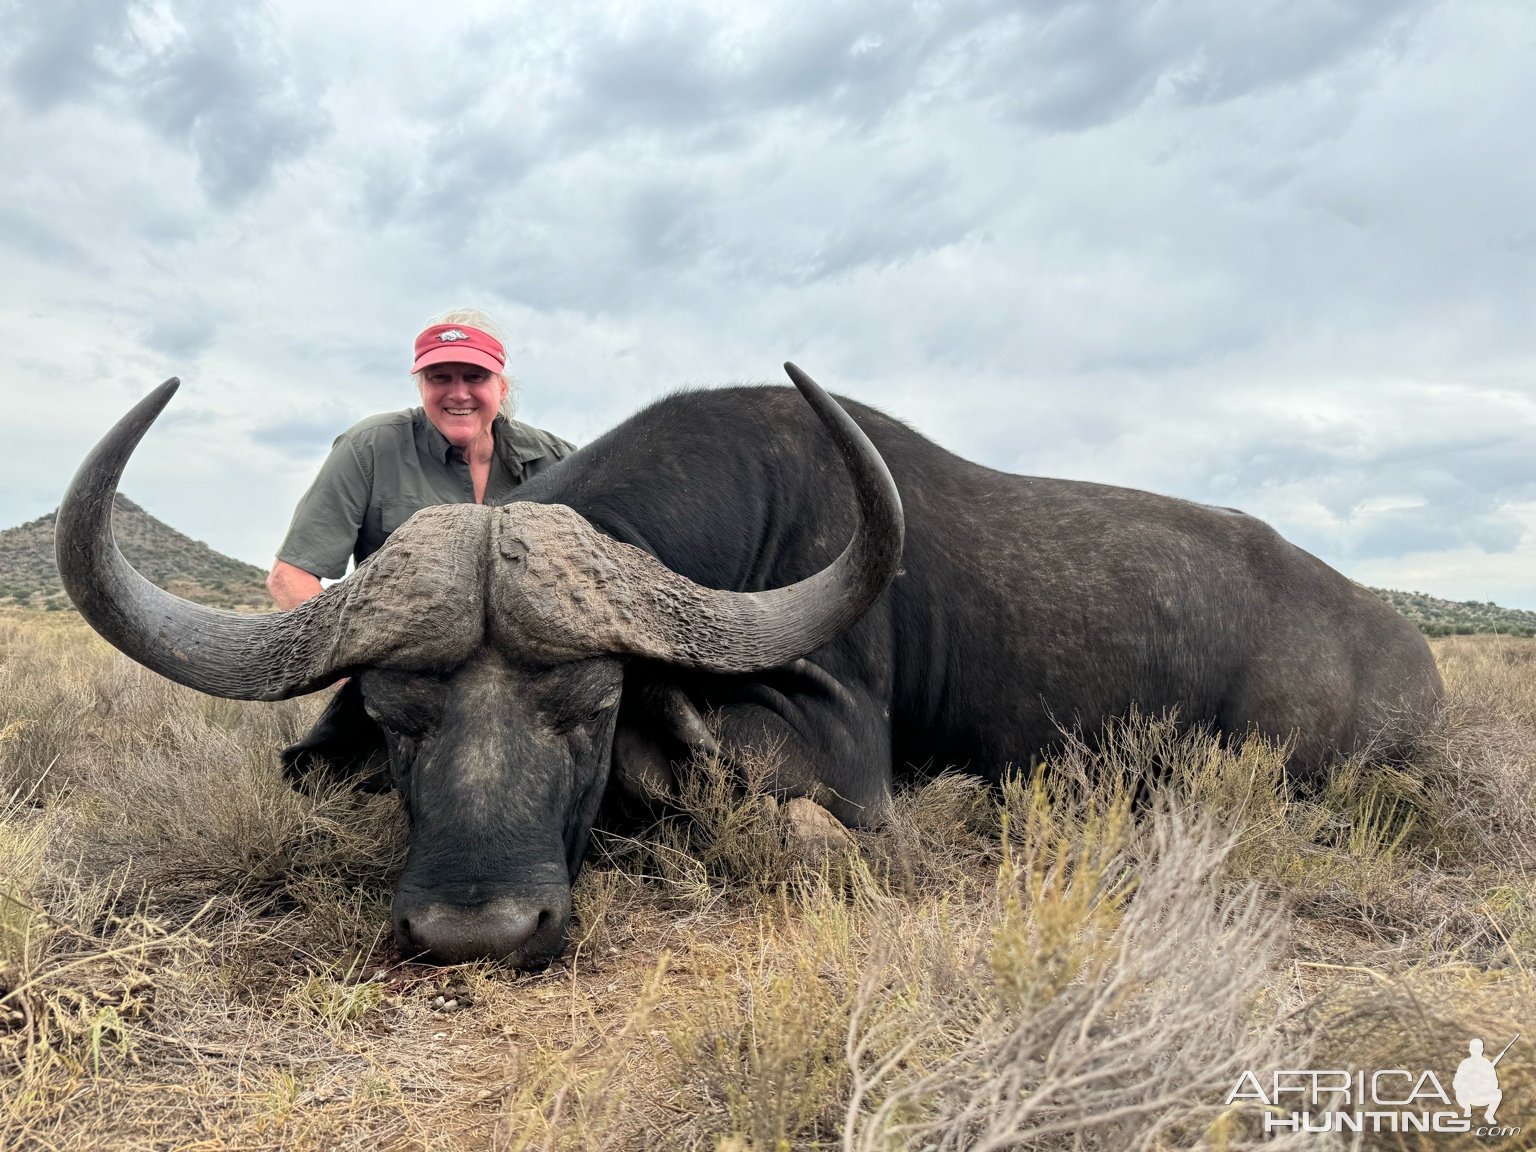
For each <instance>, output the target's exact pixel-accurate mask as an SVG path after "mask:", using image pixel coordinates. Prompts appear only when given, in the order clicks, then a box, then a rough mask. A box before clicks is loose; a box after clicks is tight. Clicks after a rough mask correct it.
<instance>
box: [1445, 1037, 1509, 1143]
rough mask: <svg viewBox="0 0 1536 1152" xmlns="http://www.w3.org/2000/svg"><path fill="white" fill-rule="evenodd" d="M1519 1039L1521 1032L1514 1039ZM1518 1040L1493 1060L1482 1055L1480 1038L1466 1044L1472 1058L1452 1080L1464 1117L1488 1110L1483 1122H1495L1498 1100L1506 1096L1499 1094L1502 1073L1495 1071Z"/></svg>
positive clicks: (1463, 1063) (1465, 1061) (1463, 1064)
mask: <svg viewBox="0 0 1536 1152" xmlns="http://www.w3.org/2000/svg"><path fill="white" fill-rule="evenodd" d="M1518 1039H1520V1033H1518V1032H1516V1033H1515V1040H1518ZM1515 1040H1511V1041H1510V1042H1509V1043H1508V1044H1506V1045H1504V1049H1503V1051H1501V1052H1500V1053H1499V1054H1498V1055H1497V1056H1495V1057H1494V1058H1493V1059H1492V1060H1490V1059H1488V1057H1486V1056H1484V1055H1483V1042H1482V1040H1481V1039H1474V1040H1473V1041H1472V1042H1471V1043H1470V1044H1468V1045H1467V1051H1468V1052H1469V1053H1471V1055H1469V1056H1468V1057H1467V1058H1466V1059H1465V1060H1463V1061H1462V1062H1461V1064H1460V1066H1459V1067H1457V1069H1456V1077H1455V1079H1453V1080H1452V1081H1451V1091H1452V1092H1454V1093H1456V1103H1458V1104H1460V1105H1461V1111H1462V1114H1463V1115H1466V1116H1470V1115H1472V1109H1474V1108H1486V1109H1487V1111H1485V1112H1484V1113H1483V1119H1484V1120H1486V1121H1487V1122H1488V1123H1489V1124H1493V1123H1496V1121H1495V1119H1494V1112H1495V1111H1496V1110H1497V1109H1498V1107H1499V1101H1501V1100H1503V1099H1504V1093H1502V1092H1500V1091H1499V1074H1498V1072H1497V1071H1496V1069H1497V1068H1498V1066H1499V1061H1500V1060H1502V1059H1504V1053H1505V1052H1508V1051H1509V1050H1510V1048H1511V1046H1513V1044H1514V1042H1515Z"/></svg>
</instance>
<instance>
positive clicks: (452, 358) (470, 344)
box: [411, 324, 507, 376]
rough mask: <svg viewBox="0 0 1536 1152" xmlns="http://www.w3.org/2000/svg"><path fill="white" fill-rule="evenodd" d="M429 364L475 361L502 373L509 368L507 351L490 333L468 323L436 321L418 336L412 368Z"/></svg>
mask: <svg viewBox="0 0 1536 1152" xmlns="http://www.w3.org/2000/svg"><path fill="white" fill-rule="evenodd" d="M429 364H473V365H475V366H476V367H477V368H484V369H485V370H486V371H488V372H494V373H496V374H497V375H498V376H500V375H502V374H503V373H505V372H506V370H507V350H506V349H505V348H503V347H502V346H501V341H500V340H498V339H496V337H494V336H492V335H491V334H490V333H489V332H482V331H481V330H480V329H479V328H471V327H470V326H469V325H468V324H434V325H432V327H430V328H428V329H426V330H425V331H423V332H422V334H421V335H420V336H418V337H416V363H414V364H412V365H411V371H412V372H420V371H421V370H422V369H423V368H425V367H427V365H429Z"/></svg>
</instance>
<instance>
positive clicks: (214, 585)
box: [0, 493, 273, 610]
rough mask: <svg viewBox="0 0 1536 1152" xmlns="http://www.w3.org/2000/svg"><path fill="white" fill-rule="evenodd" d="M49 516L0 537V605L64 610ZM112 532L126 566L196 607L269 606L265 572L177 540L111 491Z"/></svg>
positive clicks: (186, 540) (66, 600) (169, 529)
mask: <svg viewBox="0 0 1536 1152" xmlns="http://www.w3.org/2000/svg"><path fill="white" fill-rule="evenodd" d="M55 515H56V513H52V512H50V513H49V514H48V515H46V516H39V517H38V518H37V519H36V520H29V521H27V523H25V524H21V525H18V526H17V527H15V528H7V529H6V530H5V531H3V532H0V603H6V602H9V603H14V604H27V605H30V606H31V607H34V608H67V607H69V598H68V597H67V596H65V594H64V588H63V586H62V585H61V584H60V583H59V572H58V568H57V567H56V566H55V565H54V560H53V524H54V517H55ZM112 531H113V534H114V535H115V536H116V537H117V544H118V547H119V548H121V549H122V550H123V555H124V556H126V557H127V558H128V561H129V562H130V563H131V564H132V565H133V566H134V567H135V568H137V569H138V570H139V571H140V572H142V573H143V574H144V576H145V578H146V579H148V580H149V581H150V582H151V583H154V584H156V585H158V586H159V587H161V588H164V589H166V590H167V591H169V592H174V593H175V594H176V595H178V596H182V597H185V598H186V599H188V600H195V601H197V602H198V603H200V604H210V605H214V606H216V607H219V608H257V609H263V610H265V609H270V608H271V607H272V606H273V605H272V598H271V596H269V595H268V594H267V587H266V573H265V572H263V571H262V570H261V569H260V568H257V567H256V566H255V565H253V564H247V563H245V562H244V561H242V560H235V559H232V558H231V557H229V556H225V555H224V554H223V553H220V552H215V551H214V550H213V549H212V548H210V547H208V545H206V544H204V543H203V542H202V541H201V540H193V539H192V538H190V537H188V536H183V535H182V534H181V533H180V532H178V531H176V529H174V528H172V527H171V526H170V525H168V524H164V523H162V522H161V521H159V520H156V519H155V518H154V517H153V516H151V515H150V514H149V513H148V512H146V511H144V509H142V508H140V507H139V506H138V505H137V504H135V503H134V502H133V501H132V500H130V499H128V497H126V496H124V495H123V494H122V493H118V494H117V497H116V500H115V502H114V503H113V505H112Z"/></svg>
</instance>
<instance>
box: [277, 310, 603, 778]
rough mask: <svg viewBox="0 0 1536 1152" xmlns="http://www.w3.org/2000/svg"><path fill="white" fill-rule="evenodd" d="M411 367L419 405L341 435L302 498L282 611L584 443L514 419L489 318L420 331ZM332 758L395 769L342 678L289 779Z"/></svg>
mask: <svg viewBox="0 0 1536 1152" xmlns="http://www.w3.org/2000/svg"><path fill="white" fill-rule="evenodd" d="M411 372H412V373H413V374H414V376H415V377H416V389H417V392H418V393H419V394H420V396H421V407H419V408H408V409H405V410H404V411H400V412H386V413H383V414H381V415H378V416H370V417H368V418H367V419H366V420H363V421H360V422H359V423H357V424H354V425H353V426H352V427H351V428H349V429H347V430H346V431H345V432H343V433H342V434H341V435H340V436H338V437H337V438H336V441H335V443H334V444H333V445H332V446H331V454H330V455H329V456H328V457H326V460H325V463H324V464H322V465H321V466H320V474H319V475H318V476H316V477H315V482H314V483H313V484H311V485H310V487H309V491H307V492H306V493H304V495H303V497H302V498H301V499H300V500H299V505H298V507H297V508H296V509H295V510H294V513H293V522H292V523H291V524H290V525H289V528H288V535H287V536H286V537H285V538H284V540H283V544H282V547H281V548H279V549H278V551H277V560H276V561H275V562H274V563H273V565H272V571H271V573H270V574H269V575H268V577H267V588H268V590H269V591H270V592H271V593H272V598H273V599H274V600H276V601H277V605H278V607H279V608H292V607H294V606H295V605H298V604H302V603H303V602H304V601H306V600H308V599H309V598H310V597H312V596H318V595H319V594H320V588H321V585H320V581H321V578H322V577H323V578H325V579H329V580H334V579H337V578H339V577H341V576H342V575H344V574H345V573H346V570H347V561H348V559H349V558H350V559H352V560H354V561H356V562H357V563H358V564H361V563H362V562H363V561H364V560H366V559H368V557H369V556H371V555H373V554H374V553H375V552H377V551H378V550H379V548H380V547H382V546H383V544H384V541H385V540H387V539H389V535H390V533H392V532H393V531H394V530H395V529H396V528H398V527H400V525H402V524H404V523H405V522H406V521H407V520H409V519H410V518H411V516H412V515H414V514H415V513H416V512H419V511H420V510H421V509H423V508H426V507H428V506H429V505H433V504H457V503H468V502H470V501H473V502H474V503H476V504H497V503H502V502H504V501H506V500H507V499H508V498H509V497H510V496H511V495H512V493H513V492H514V491H515V490H516V488H517V486H518V485H520V484H522V483H523V481H525V480H527V479H528V478H529V477H531V476H534V475H536V474H537V473H539V472H541V471H543V470H544V469H545V468H548V467H549V466H550V465H552V464H554V463H555V462H556V461H557V460H561V459H564V458H565V457H566V456H569V455H570V454H571V453H572V452H573V451H575V449H574V448H573V447H572V446H571V445H570V444H569V443H567V442H566V441H564V440H562V439H560V438H559V437H558V436H554V435H551V434H550V433H548V432H545V431H543V430H541V429H538V428H534V427H531V426H530V425H527V424H523V423H520V422H519V421H517V420H514V419H513V418H512V412H513V406H512V388H511V383H510V381H509V380H508V378H507V355H506V349H505V347H504V346H503V345H502V342H501V340H500V338H499V336H498V334H497V332H496V328H495V324H494V322H493V321H492V320H491V318H490V317H489V316H487V315H486V314H485V313H484V312H481V311H479V310H478V309H463V310H460V311H456V312H450V313H448V314H447V315H446V316H443V317H440V318H439V319H438V320H436V321H434V322H433V323H432V324H429V325H428V326H427V327H426V328H425V329H423V330H422V332H421V334H420V335H419V336H417V337H416V348H415V359H414V361H413V363H412V364H411ZM318 761H325V762H326V763H327V764H329V765H330V767H331V768H332V770H333V771H337V772H340V773H343V774H351V773H353V772H356V771H363V772H364V773H365V786H367V785H368V784H374V783H376V784H384V783H387V781H382V780H377V777H378V775H379V774H380V772H381V771H382V770H383V769H384V768H385V767H386V757H385V755H384V748H383V739H382V735H381V734H380V732H379V730H378V727H377V726H376V725H375V724H374V723H373V721H372V720H371V719H370V718H369V717H368V715H367V713H366V712H364V710H363V701H362V693H361V692H360V691H359V689H358V687H357V685H356V684H355V683H354V682H352V681H347V682H346V683H344V684H343V685H342V687H341V689H340V691H338V692H337V693H336V695H335V696H333V697H332V698H331V701H330V703H329V704H328V705H327V706H326V709H325V711H324V712H323V713H321V715H320V719H319V720H318V721H316V722H315V726H314V728H312V729H311V730H310V732H309V734H308V735H307V736H305V737H304V739H303V740H301V741H300V742H299V743H297V744H295V745H293V746H291V747H289V748H286V749H284V750H283V753H282V762H283V767H284V770H285V771H286V772H287V773H288V775H289V776H290V777H295V776H300V775H303V774H304V773H306V772H308V771H309V770H310V768H312V767H313V766H314V765H315V764H316V762H318Z"/></svg>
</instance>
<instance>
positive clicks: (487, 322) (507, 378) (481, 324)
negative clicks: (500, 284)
mask: <svg viewBox="0 0 1536 1152" xmlns="http://www.w3.org/2000/svg"><path fill="white" fill-rule="evenodd" d="M434 324H468V325H469V326H470V327H471V328H478V329H480V331H482V332H489V333H490V334H491V335H492V336H494V337H496V339H498V340H500V341H501V345H502V347H503V348H505V347H506V345H507V338H506V337H505V336H503V335H502V334H501V326H500V325H499V324H497V323H496V321H494V320H492V319H491V314H490V313H489V312H486V311H485V310H484V309H482V308H455V309H453V311H451V312H444V313H443V314H442V315H441V316H436V317H433V318H432V319H431V320H428V321H427V322H426V323H425V324H423V325H422V327H423V328H429V327H431V326H432V325H434ZM412 379H414V380H415V381H416V390H417V391H418V392H419V391H420V390H421V385H422V373H420V372H416V373H413V374H412ZM501 382H502V383H503V384H505V385H506V386H507V391H506V394H505V395H503V396H502V398H501V414H502V415H503V416H505V417H506V418H507V419H508V420H510V419H512V417H513V416H515V415H517V394H518V392H519V390H520V389H519V386H518V383H517V381H516V380H514V379H512V373H510V372H508V371H506V370H503V371H502V373H501Z"/></svg>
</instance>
